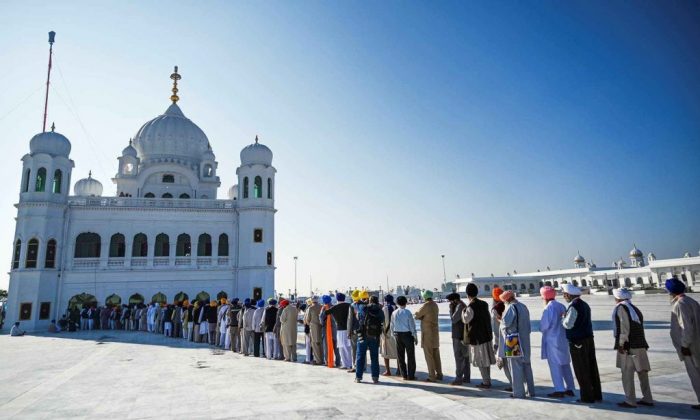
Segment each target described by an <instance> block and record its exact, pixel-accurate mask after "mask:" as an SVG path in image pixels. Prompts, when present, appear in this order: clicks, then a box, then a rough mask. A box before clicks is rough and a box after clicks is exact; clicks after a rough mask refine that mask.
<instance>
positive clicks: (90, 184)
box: [73, 173, 102, 197]
mask: <svg viewBox="0 0 700 420" xmlns="http://www.w3.org/2000/svg"><path fill="white" fill-rule="evenodd" d="M73 192H74V193H75V195H77V196H80V197H101V196H102V183H101V182H100V181H98V180H96V179H94V178H93V177H92V173H90V174H89V175H88V177H87V178H83V179H81V180H79V181H78V182H76V183H75V185H74V186H73Z"/></svg>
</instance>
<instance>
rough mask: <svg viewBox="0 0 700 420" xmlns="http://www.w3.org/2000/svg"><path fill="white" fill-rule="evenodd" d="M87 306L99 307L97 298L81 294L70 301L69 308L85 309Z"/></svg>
mask: <svg viewBox="0 0 700 420" xmlns="http://www.w3.org/2000/svg"><path fill="white" fill-rule="evenodd" d="M86 306H97V299H95V296H93V295H90V294H88V293H81V294H79V295H75V296H73V297H72V298H70V299H69V300H68V307H69V308H78V309H83V307H86Z"/></svg>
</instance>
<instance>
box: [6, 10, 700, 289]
mask: <svg viewBox="0 0 700 420" xmlns="http://www.w3.org/2000/svg"><path fill="white" fill-rule="evenodd" d="M2 10H3V13H2V14H0V62H2V63H3V64H4V65H3V68H2V70H0V77H1V79H2V80H3V81H4V84H3V88H2V93H1V94H0V130H1V132H2V133H3V135H4V138H5V141H4V143H3V145H4V147H5V152H4V154H5V162H6V164H5V165H3V166H2V168H0V171H1V172H0V173H1V174H2V176H3V179H4V180H5V182H4V183H3V187H2V188H3V192H4V194H3V196H4V197H6V199H5V200H4V201H3V204H2V206H0V223H1V224H2V225H4V226H5V228H6V229H7V230H6V232H7V233H6V234H5V235H4V236H3V238H4V240H3V243H4V245H3V246H2V247H0V261H4V262H5V264H7V267H8V271H9V265H10V260H11V254H12V242H13V234H14V229H15V226H14V224H15V223H14V217H15V216H16V209H15V207H14V204H15V203H16V202H17V200H18V195H19V184H20V177H21V161H20V159H21V157H22V156H23V155H24V154H25V153H27V152H28V151H29V140H30V139H31V137H32V136H33V135H34V134H36V133H38V132H39V131H41V120H42V114H43V100H44V84H45V78H46V64H47V59H48V43H47V33H48V32H49V31H50V30H53V31H56V33H57V35H56V43H55V45H54V54H55V55H54V69H53V72H52V89H51V92H50V99H49V115H48V124H47V125H48V126H50V125H51V123H52V122H55V124H56V131H58V132H60V133H62V134H64V135H66V136H67V137H68V138H69V139H70V141H71V143H72V151H71V158H72V159H73V160H74V161H75V165H76V166H75V168H74V170H73V173H72V179H71V184H74V183H75V182H76V181H77V180H78V179H80V178H83V177H86V176H87V174H88V171H89V170H92V173H93V177H95V178H96V179H98V180H100V181H101V182H102V184H103V186H104V189H105V191H104V195H106V196H108V195H114V191H115V188H114V185H113V184H112V182H111V178H112V177H113V176H114V174H115V173H116V170H117V165H116V163H117V160H116V158H117V156H119V154H120V152H121V150H122V149H123V148H124V147H125V146H126V145H127V144H128V141H129V138H130V137H133V135H134V134H135V133H136V132H137V130H138V129H139V128H140V127H141V125H143V124H144V123H145V122H147V121H149V120H150V119H152V118H154V117H155V116H157V115H159V114H161V113H163V112H164V111H165V109H166V108H167V106H168V105H169V103H170V101H169V100H168V98H169V96H170V94H171V93H170V88H171V81H170V79H169V75H170V73H171V72H172V68H173V66H174V65H177V66H179V71H180V74H181V75H182V80H181V81H180V82H179V89H180V92H179V93H178V95H179V96H180V101H179V102H178V105H180V106H181V108H182V110H183V112H184V114H185V115H186V116H187V117H188V118H190V119H191V120H192V121H194V122H195V123H196V124H197V125H199V127H201V128H202V129H203V130H204V132H205V133H206V134H207V136H208V138H209V140H210V143H211V146H212V149H213V151H214V153H215V154H216V157H217V161H218V162H219V168H218V175H219V176H220V178H221V182H222V185H221V187H220V189H219V193H218V194H219V198H225V197H226V192H227V190H228V189H229V187H230V186H231V185H233V184H235V183H236V177H235V170H236V167H237V166H238V165H239V163H240V160H239V152H240V150H241V149H242V148H243V147H244V146H246V145H247V144H250V143H252V142H253V139H254V138H255V135H259V136H260V141H261V142H262V143H264V144H266V145H267V146H269V147H270V148H271V149H272V151H273V153H274V159H273V165H274V166H275V167H276V168H277V170H278V173H277V177H276V182H277V184H276V186H277V188H276V193H277V195H276V200H275V201H276V207H277V209H278V210H279V211H278V213H277V215H276V233H275V240H276V265H277V267H278V269H277V272H276V286H277V290H278V291H280V290H281V291H287V290H288V289H293V287H294V261H293V256H298V257H299V260H298V261H299V264H298V282H297V289H298V290H299V293H300V294H303V293H306V291H307V290H308V288H309V276H313V284H314V287H315V288H316V287H318V288H321V289H336V288H338V289H345V288H347V287H349V286H361V285H362V286H368V287H372V288H376V287H378V286H379V285H380V284H381V285H382V287H383V288H385V287H386V286H385V285H386V278H387V276H388V277H389V283H390V285H391V287H395V286H396V285H406V284H410V285H417V286H422V287H430V288H432V287H439V284H440V283H441V282H442V279H443V266H442V261H441V257H440V256H441V255H443V254H444V255H445V266H446V273H447V279H448V280H450V279H452V278H454V277H455V276H456V275H457V274H460V275H461V276H462V277H465V276H468V275H470V273H472V272H473V273H475V274H476V275H481V276H488V275H490V274H491V273H493V274H495V275H505V273H507V272H511V273H512V272H513V270H517V271H518V272H521V273H522V272H530V271H536V270H537V269H544V268H545V267H546V266H550V267H551V268H552V269H555V268H569V267H573V258H574V256H575V255H576V253H577V251H579V252H580V253H581V254H582V255H583V256H584V257H585V258H586V260H587V261H589V262H590V261H594V262H595V263H597V264H598V266H607V265H609V264H610V263H611V262H612V261H614V260H617V259H619V258H620V257H622V258H624V259H625V260H626V261H627V260H628V252H629V250H630V249H631V248H632V246H633V244H636V245H637V247H638V248H640V249H641V250H642V251H643V252H644V254H645V256H646V255H647V254H648V253H649V252H654V253H655V254H656V257H657V258H659V259H663V258H677V257H681V256H682V255H683V253H684V252H690V253H691V254H692V255H698V250H699V249H700V216H699V215H700V194H698V190H699V189H700V188H699V185H700V165H698V162H700V100H699V99H698V98H700V56H699V55H698V54H697V51H699V50H700V25H697V22H698V21H700V3H697V2H668V3H667V2H663V3H662V2H639V3H635V4H631V3H628V2H622V1H615V2H603V1H572V2H565V3H562V2H554V1H543V2H532V3H525V2H523V3H513V2H484V3H476V2H451V1H446V2H440V3H432V2H405V1H389V2H381V3H373V2H360V1H349V2H329V3H321V2H308V1H307V2H294V3H290V2H282V1H269V2H204V3H196V4H195V3H184V4H173V3H172V2H162V1H154V2H148V3H146V4H141V3H137V2H104V3H102V2H101V3H99V4H97V3H94V2H85V1H80V2H71V3H68V4H58V3H48V4H39V3H26V2H16V1H11V2H5V3H3V9H2ZM71 191H72V185H71ZM693 191H695V192H693ZM7 285H8V275H7V274H5V275H3V276H2V277H1V278H0V288H5V289H6V288H7Z"/></svg>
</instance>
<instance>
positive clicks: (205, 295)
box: [195, 290, 209, 302]
mask: <svg viewBox="0 0 700 420" xmlns="http://www.w3.org/2000/svg"><path fill="white" fill-rule="evenodd" d="M195 299H197V300H198V301H200V302H206V301H208V300H209V293H207V292H205V291H204V290H202V291H201V292H199V293H197V297H196V298H195Z"/></svg>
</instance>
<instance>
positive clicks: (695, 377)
mask: <svg viewBox="0 0 700 420" xmlns="http://www.w3.org/2000/svg"><path fill="white" fill-rule="evenodd" d="M666 290H668V292H669V293H670V294H671V341H672V342H673V347H675V348H676V351H677V352H678V357H679V358H680V360H681V361H682V362H683V363H685V370H686V371H687V372H688V376H689V377H690V383H691V384H692V385H693V390H694V391H695V395H696V396H697V398H698V402H699V403H700V304H698V302H697V301H695V300H694V299H693V298H691V297H690V296H687V295H686V294H685V284H684V283H683V282H682V281H680V280H678V279H677V278H675V277H674V278H670V279H668V280H666ZM692 407H693V408H694V409H696V410H700V404H697V405H693V406H692Z"/></svg>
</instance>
